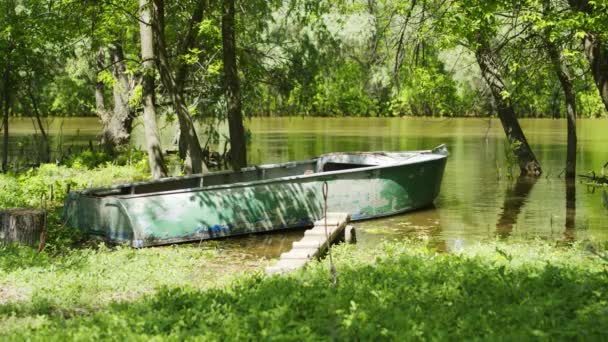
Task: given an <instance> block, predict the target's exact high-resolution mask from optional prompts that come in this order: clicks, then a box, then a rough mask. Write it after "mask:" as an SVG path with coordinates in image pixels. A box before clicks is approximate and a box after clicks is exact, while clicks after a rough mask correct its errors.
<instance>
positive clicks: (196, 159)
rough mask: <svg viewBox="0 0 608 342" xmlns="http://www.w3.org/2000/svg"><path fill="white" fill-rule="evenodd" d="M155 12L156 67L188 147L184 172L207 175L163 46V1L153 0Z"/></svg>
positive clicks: (197, 141)
mask: <svg viewBox="0 0 608 342" xmlns="http://www.w3.org/2000/svg"><path fill="white" fill-rule="evenodd" d="M154 4H155V7H156V8H155V10H154V11H153V12H152V13H153V15H154V17H153V18H152V21H151V25H152V30H153V34H154V42H155V43H156V51H157V52H158V56H157V59H156V61H157V65H158V71H159V73H160V78H161V81H162V83H163V86H164V87H165V89H166V91H167V92H168V93H169V97H170V98H171V101H173V109H174V110H175V114H176V115H177V119H178V122H179V127H180V132H181V133H180V139H183V140H184V143H185V144H186V146H187V147H188V150H187V154H186V160H185V169H186V170H185V171H186V173H189V174H191V173H207V172H208V170H207V166H206V165H205V163H204V161H203V151H202V149H201V145H200V142H199V140H198V136H197V135H196V130H195V128H194V123H193V122H192V118H191V117H190V113H189V112H188V107H187V106H186V100H185V99H184V96H183V93H182V92H180V91H178V90H179V89H178V87H177V85H176V83H175V78H174V76H173V73H172V71H171V65H170V63H169V57H168V53H167V47H166V44H165V37H164V31H163V30H162V22H163V20H164V18H163V17H162V13H164V11H163V8H164V1H163V0H154Z"/></svg>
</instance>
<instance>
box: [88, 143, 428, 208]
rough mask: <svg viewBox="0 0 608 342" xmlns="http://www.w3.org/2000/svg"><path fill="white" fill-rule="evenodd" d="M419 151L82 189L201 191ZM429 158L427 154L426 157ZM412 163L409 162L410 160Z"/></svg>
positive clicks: (331, 157) (392, 159)
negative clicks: (206, 188) (218, 186)
mask: <svg viewBox="0 0 608 342" xmlns="http://www.w3.org/2000/svg"><path fill="white" fill-rule="evenodd" d="M424 155H425V154H422V153H420V152H395V153H385V152H380V153H335V154H326V155H323V156H321V157H319V158H316V159H312V160H307V161H301V162H290V163H283V164H273V165H263V166H253V167H248V168H245V169H243V170H242V171H240V172H233V171H219V172H213V173H210V174H207V175H204V176H202V175H193V176H185V177H171V178H165V179H161V180H156V181H150V182H139V183H130V184H121V185H115V186H111V187H106V188H95V189H88V190H84V191H83V193H84V194H87V195H92V196H96V197H103V196H120V195H135V194H148V193H155V192H163V191H175V190H184V189H196V188H199V189H200V188H205V187H211V186H217V185H225V184H234V183H242V182H255V181H262V180H269V179H276V178H283V177H292V176H302V175H310V174H316V173H322V172H330V171H341V170H350V169H357V168H364V167H369V166H378V165H390V164H396V163H399V162H403V161H405V160H408V159H412V158H415V159H418V158H416V157H420V156H424ZM426 156H430V154H426ZM412 161H413V160H412Z"/></svg>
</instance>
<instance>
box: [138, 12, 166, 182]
mask: <svg viewBox="0 0 608 342" xmlns="http://www.w3.org/2000/svg"><path fill="white" fill-rule="evenodd" d="M139 13H140V21H139V32H140V36H141V59H142V61H143V78H142V88H143V89H142V100H143V105H144V131H145V135H146V148H147V150H148V161H149V162H150V171H151V173H152V178H153V179H159V178H163V177H167V168H166V166H165V160H164V158H163V154H162V149H161V145H160V138H159V136H158V127H157V125H156V109H155V107H154V36H153V33H152V26H151V25H150V20H151V15H150V5H149V3H148V0H139Z"/></svg>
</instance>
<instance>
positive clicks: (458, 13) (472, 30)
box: [442, 0, 542, 176]
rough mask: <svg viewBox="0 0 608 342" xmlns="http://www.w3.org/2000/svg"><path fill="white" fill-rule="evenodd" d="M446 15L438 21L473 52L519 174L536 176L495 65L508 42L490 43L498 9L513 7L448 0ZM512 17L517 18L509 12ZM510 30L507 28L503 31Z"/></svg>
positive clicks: (495, 30) (496, 26)
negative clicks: (517, 165)
mask: <svg viewBox="0 0 608 342" xmlns="http://www.w3.org/2000/svg"><path fill="white" fill-rule="evenodd" d="M451 5H452V6H451V7H450V9H449V10H450V11H452V13H450V15H449V16H447V18H448V19H447V20H445V21H444V22H443V23H442V24H443V25H444V28H445V29H447V30H448V32H449V33H450V34H453V35H454V36H455V37H457V38H456V40H457V41H458V42H459V43H460V44H461V45H463V46H465V47H466V48H468V49H471V50H472V51H473V52H474V54H475V60H476V61H477V64H478V65H479V69H480V71H481V75H482V77H483V79H484V81H485V83H486V84H487V86H488V88H489V89H490V93H491V95H492V98H493V100H494V103H495V106H496V111H497V113H498V117H499V119H500V122H501V123H502V126H503V130H504V132H505V134H506V136H507V140H508V142H509V144H510V147H511V150H512V151H513V153H514V154H515V156H516V157H517V161H518V164H519V168H520V171H521V174H522V175H528V176H540V174H541V172H542V170H541V167H540V163H539V162H538V160H537V159H536V156H535V155H534V153H533V152H532V149H531V148H530V145H529V144H528V141H527V139H526V136H525V134H524V132H523V130H522V129H521V126H520V125H519V121H518V119H517V116H516V114H515V108H514V106H513V103H512V98H511V92H509V89H508V88H507V83H506V82H505V81H504V77H503V75H502V73H501V70H500V67H499V65H500V64H499V63H498V60H499V57H500V55H499V51H500V48H501V47H502V46H504V44H506V43H507V42H508V41H509V39H510V38H509V37H508V36H507V37H502V41H501V42H496V43H495V44H492V42H491V39H490V37H500V35H499V26H501V25H506V24H507V23H505V22H501V21H500V20H499V16H500V13H501V12H502V11H506V12H508V11H512V10H517V9H515V8H511V7H510V5H511V3H510V2H507V1H502V0H494V1H479V0H470V1H463V2H452V3H451ZM506 17H509V16H508V15H507V16H506ZM513 17H517V16H516V15H513ZM507 32H511V30H507Z"/></svg>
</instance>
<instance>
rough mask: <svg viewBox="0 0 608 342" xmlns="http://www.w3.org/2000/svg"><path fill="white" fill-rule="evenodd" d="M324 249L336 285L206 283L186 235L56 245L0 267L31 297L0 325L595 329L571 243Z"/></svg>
mask: <svg viewBox="0 0 608 342" xmlns="http://www.w3.org/2000/svg"><path fill="white" fill-rule="evenodd" d="M334 253H335V254H334V258H335V259H336V260H337V269H338V274H339V282H338V286H337V287H336V288H333V287H332V286H331V285H330V282H329V276H328V272H327V269H328V265H327V261H323V262H318V263H313V264H312V265H310V267H308V268H306V269H305V270H303V271H300V272H296V273H294V274H291V275H286V276H273V277H267V276H265V275H263V273H262V272H261V271H254V272H248V273H245V274H242V275H238V276H235V277H232V278H230V281H217V279H219V277H220V276H221V275H222V274H223V275H224V276H225V275H226V272H221V268H215V269H214V270H212V271H209V272H207V273H206V274H205V270H206V268H205V266H204V264H205V260H209V264H213V263H214V261H213V260H214V255H213V253H211V252H206V253H205V252H201V251H200V250H197V248H194V247H186V248H175V247H168V248H157V249H146V250H137V251H136V250H130V249H125V248H119V249H117V250H114V251H111V250H107V249H103V250H99V251H95V252H92V251H86V252H84V251H83V252H78V253H76V254H75V255H78V256H79V257H82V258H83V259H84V260H83V261H79V262H74V264H70V263H69V262H68V265H65V266H64V267H60V266H59V265H63V264H64V263H66V262H67V261H66V260H67V259H65V257H64V258H59V259H57V260H46V261H44V260H43V261H41V264H40V265H32V264H27V265H25V266H23V267H12V268H11V270H10V271H8V272H3V273H0V284H3V285H2V286H7V285H8V286H11V285H12V286H15V288H20V287H21V286H25V285H26V283H27V284H30V287H31V291H30V294H29V296H30V297H29V298H27V299H26V298H25V297H22V298H21V299H20V300H17V301H15V302H13V303H10V304H3V305H0V315H1V316H0V317H1V318H0V321H1V322H2V323H0V331H1V333H3V334H4V337H5V338H7V339H11V340H29V339H31V340H66V339H70V340H72V339H76V340H90V339H97V340H150V339H158V340H165V339H167V340H176V341H177V340H184V339H195V340H199V339H203V340H260V339H262V340H293V341H295V340H297V341H300V340H329V339H339V340H344V339H346V340H353V339H361V340H372V339H373V340H376V339H385V340H404V339H442V340H443V339H448V340H460V339H499V340H505V339H506V340H514V339H538V338H541V339H598V338H602V337H605V327H606V326H608V272H607V271H606V264H605V263H604V262H603V261H602V260H601V259H599V258H597V257H596V256H593V255H591V254H589V253H587V252H585V251H584V250H582V249H580V248H578V247H577V246H574V247H571V248H558V247H553V246H550V245H547V244H545V243H543V242H539V241H535V242H533V243H528V244H510V245H509V244H504V243H499V242H489V243H485V244H480V245H477V246H473V247H469V248H466V249H465V250H463V251H462V252H460V253H457V254H437V253H435V252H434V251H433V250H431V249H429V248H428V247H427V246H426V245H424V244H423V243H419V242H411V241H410V242H408V241H406V242H400V243H387V244H384V245H382V246H379V247H377V248H375V249H367V250H365V249H358V248H357V247H356V246H347V245H344V246H339V247H337V248H336V249H335V250H334ZM67 258H68V259H72V258H74V259H75V260H76V259H78V258H76V257H75V256H70V257H67ZM53 265H55V266H54V267H53ZM163 274H165V275H164V276H163ZM55 277H56V278H57V279H54V278H55ZM213 279H215V280H216V281H213ZM32 284H34V285H32ZM36 284H37V285H36ZM201 284H204V286H202V285H201ZM32 286H33V287H32ZM132 294H133V295H132ZM113 295H114V296H115V297H112V296H113Z"/></svg>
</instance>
